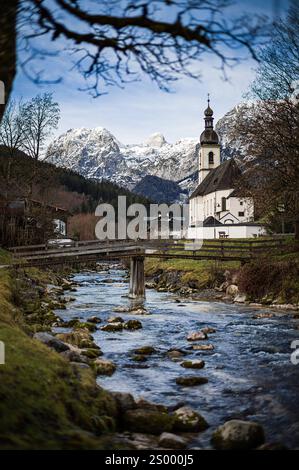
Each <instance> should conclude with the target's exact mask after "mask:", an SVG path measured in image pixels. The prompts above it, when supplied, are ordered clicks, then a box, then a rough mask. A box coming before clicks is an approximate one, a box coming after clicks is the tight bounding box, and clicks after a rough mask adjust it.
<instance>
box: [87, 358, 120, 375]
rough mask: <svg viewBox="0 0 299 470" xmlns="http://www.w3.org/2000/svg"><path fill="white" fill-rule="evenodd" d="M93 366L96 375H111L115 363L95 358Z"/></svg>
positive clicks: (114, 368)
mask: <svg viewBox="0 0 299 470" xmlns="http://www.w3.org/2000/svg"><path fill="white" fill-rule="evenodd" d="M93 367H94V369H95V371H96V374H98V375H112V374H113V373H114V372H115V370H116V365H115V364H114V362H112V361H108V359H96V360H95V361H94V362H93Z"/></svg>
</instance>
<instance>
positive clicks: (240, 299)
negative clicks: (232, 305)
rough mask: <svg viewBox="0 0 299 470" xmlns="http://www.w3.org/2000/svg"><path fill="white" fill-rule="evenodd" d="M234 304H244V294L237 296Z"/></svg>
mask: <svg viewBox="0 0 299 470" xmlns="http://www.w3.org/2000/svg"><path fill="white" fill-rule="evenodd" d="M234 302H236V303H237V304H244V303H245V302H246V294H238V295H236V297H235V298H234Z"/></svg>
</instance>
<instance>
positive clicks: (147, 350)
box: [134, 346, 156, 356]
mask: <svg viewBox="0 0 299 470" xmlns="http://www.w3.org/2000/svg"><path fill="white" fill-rule="evenodd" d="M155 352H156V349H155V348H153V346H141V347H140V348H137V349H135V351H134V353H135V354H142V355H146V356H147V355H149V354H153V353H155Z"/></svg>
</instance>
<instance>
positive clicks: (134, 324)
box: [124, 320, 142, 330]
mask: <svg viewBox="0 0 299 470" xmlns="http://www.w3.org/2000/svg"><path fill="white" fill-rule="evenodd" d="M124 328H125V329H126V330H139V329H140V328H142V323H141V321H139V320H128V321H127V322H126V323H125V324H124Z"/></svg>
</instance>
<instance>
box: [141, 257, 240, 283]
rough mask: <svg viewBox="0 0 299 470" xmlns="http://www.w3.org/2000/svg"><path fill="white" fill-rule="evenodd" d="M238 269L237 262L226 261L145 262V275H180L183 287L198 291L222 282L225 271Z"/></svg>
mask: <svg viewBox="0 0 299 470" xmlns="http://www.w3.org/2000/svg"><path fill="white" fill-rule="evenodd" d="M239 267H240V263H239V262H238V261H227V262H225V263H221V262H215V261H208V260H201V261H198V260H191V259H190V260H189V259H171V260H158V259H155V258H148V259H146V262H145V274H146V276H148V277H153V276H155V275H156V274H158V273H161V272H163V273H165V274H166V275H167V273H175V272H179V273H180V274H181V276H180V281H181V282H182V284H183V285H185V286H189V285H194V286H196V287H197V288H198V289H206V288H212V287H215V284H217V283H219V282H220V283H221V282H223V281H224V274H223V273H224V271H225V270H226V269H228V270H231V271H236V270H237V269H238V268H239Z"/></svg>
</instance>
